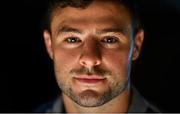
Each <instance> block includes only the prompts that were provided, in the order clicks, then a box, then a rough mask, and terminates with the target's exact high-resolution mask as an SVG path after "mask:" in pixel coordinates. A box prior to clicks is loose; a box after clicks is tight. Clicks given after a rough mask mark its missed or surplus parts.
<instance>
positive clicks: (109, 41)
mask: <svg viewBox="0 0 180 114" xmlns="http://www.w3.org/2000/svg"><path fill="white" fill-rule="evenodd" d="M64 41H65V42H66V43H79V42H81V40H80V39H79V38H78V37H73V36H72V37H67V38H66V39H65V40H64ZM100 42H102V43H106V44H115V43H118V42H119V40H118V39H117V38H116V37H114V36H106V37H104V38H102V39H101V40H100Z"/></svg>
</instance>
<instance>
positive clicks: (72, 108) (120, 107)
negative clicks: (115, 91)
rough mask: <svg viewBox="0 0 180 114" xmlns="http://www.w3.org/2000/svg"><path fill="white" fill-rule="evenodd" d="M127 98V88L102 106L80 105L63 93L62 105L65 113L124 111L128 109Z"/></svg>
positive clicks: (128, 95)
mask: <svg viewBox="0 0 180 114" xmlns="http://www.w3.org/2000/svg"><path fill="white" fill-rule="evenodd" d="M129 99H130V91H129V89H128V88H127V89H126V90H124V91H123V92H122V93H121V94H120V95H119V96H117V97H115V98H114V99H112V100H111V101H109V102H107V103H105V104H104V105H102V106H98V107H82V106H80V105H78V104H76V103H75V102H74V101H72V100H71V99H70V98H69V97H68V96H66V95H65V94H63V100H64V105H65V109H66V112H67V113H91V112H93V113H118V112H121V113H123V112H124V113H125V112H127V111H128V105H129ZM109 107H110V108H109Z"/></svg>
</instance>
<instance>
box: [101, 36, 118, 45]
mask: <svg viewBox="0 0 180 114" xmlns="http://www.w3.org/2000/svg"><path fill="white" fill-rule="evenodd" d="M101 42H103V43H108V44H114V43H117V42H118V40H117V38H114V37H106V38H104V39H102V40H101Z"/></svg>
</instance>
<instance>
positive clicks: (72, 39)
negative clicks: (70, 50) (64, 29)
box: [64, 37, 81, 43]
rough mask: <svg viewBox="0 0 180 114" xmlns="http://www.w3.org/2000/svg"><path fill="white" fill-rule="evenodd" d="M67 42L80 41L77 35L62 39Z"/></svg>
mask: <svg viewBox="0 0 180 114" xmlns="http://www.w3.org/2000/svg"><path fill="white" fill-rule="evenodd" d="M64 41H65V42H67V43H78V42H81V40H80V39H79V38H77V37H68V38H66V39H65V40H64Z"/></svg>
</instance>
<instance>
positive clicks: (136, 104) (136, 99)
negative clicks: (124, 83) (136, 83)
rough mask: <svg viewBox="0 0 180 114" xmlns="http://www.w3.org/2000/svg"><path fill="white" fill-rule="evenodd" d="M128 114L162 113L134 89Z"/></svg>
mask: <svg viewBox="0 0 180 114" xmlns="http://www.w3.org/2000/svg"><path fill="white" fill-rule="evenodd" d="M128 112H133V113H134V112H135V113H137V112H138V113H146V112H147V113H148V112H150V113H160V112H161V111H160V110H159V108H157V107H156V106H155V105H154V104H153V103H150V102H149V101H147V100H146V99H145V98H144V97H143V96H142V95H141V94H140V93H139V92H138V91H137V89H136V88H134V87H133V88H132V97H131V102H130V107H129V111H128Z"/></svg>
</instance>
